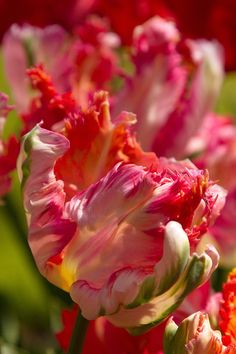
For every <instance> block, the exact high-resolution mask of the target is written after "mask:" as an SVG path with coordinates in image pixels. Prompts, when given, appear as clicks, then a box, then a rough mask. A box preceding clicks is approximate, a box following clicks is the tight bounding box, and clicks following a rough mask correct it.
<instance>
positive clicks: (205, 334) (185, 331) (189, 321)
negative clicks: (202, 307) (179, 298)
mask: <svg viewBox="0 0 236 354" xmlns="http://www.w3.org/2000/svg"><path fill="white" fill-rule="evenodd" d="M235 351H236V346H235V345H229V346H225V345H223V343H222V336H221V333H220V331H217V330H213V329H212V328H211V325H210V322H209V318H208V315H207V314H205V313H202V312H197V313H194V314H192V315H191V316H189V317H187V318H186V319H185V320H184V321H182V323H181V324H180V325H179V326H177V325H176V324H175V322H174V321H173V320H170V321H169V323H168V324H167V327H166V332H165V338H164V353H165V354H183V353H186V354H190V353H191V354H202V353H206V354H234V353H235Z"/></svg>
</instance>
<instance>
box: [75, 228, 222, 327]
mask: <svg viewBox="0 0 236 354" xmlns="http://www.w3.org/2000/svg"><path fill="white" fill-rule="evenodd" d="M166 229H167V230H166V235H165V237H164V240H165V241H164V242H165V246H164V253H163V258H162V259H161V261H159V263H157V265H156V267H155V270H154V271H153V273H149V274H146V272H145V269H142V268H135V269H132V268H131V267H130V268H123V269H120V270H119V271H118V272H115V273H114V274H113V275H112V276H111V277H110V278H109V280H108V281H107V282H105V283H104V284H103V286H102V287H100V288H98V287H93V284H90V283H89V282H87V281H83V280H82V279H81V280H79V281H77V282H75V283H74V284H73V285H72V287H71V296H72V298H73V300H74V301H75V302H77V303H78V304H79V306H80V307H81V310H82V314H83V316H85V317H86V318H88V319H95V318H96V317H98V316H99V315H106V316H107V317H108V319H109V321H111V322H112V323H113V324H115V325H117V326H120V327H126V328H128V329H129V330H130V331H133V332H134V333H138V332H140V333H141V332H144V331H145V330H147V329H149V328H151V327H152V326H154V325H155V324H157V323H159V322H161V321H162V320H164V319H165V318H166V317H167V316H168V315H169V314H170V313H171V312H173V310H174V309H175V308H176V307H177V306H178V305H179V304H180V303H181V302H182V301H183V299H184V297H185V296H186V295H187V294H188V293H189V292H190V291H191V290H192V289H193V288H194V287H196V286H199V285H200V284H201V283H202V282H203V281H205V280H206V278H207V277H209V276H210V273H211V271H213V269H215V263H214V260H213V259H214V255H210V256H209V255H208V254H207V253H204V254H202V255H200V256H198V255H195V254H194V255H193V256H192V257H189V254H190V249H189V241H188V237H187V235H186V233H185V232H184V231H183V229H182V228H181V226H180V225H179V224H178V223H176V222H170V223H169V224H168V225H167V227H166ZM173 240H174V242H173ZM169 252H171V254H170V253H169ZM211 257H212V258H211ZM163 264H165V265H166V267H164V266H163ZM199 269H200V271H199ZM160 273H161V274H160ZM108 294H109V296H108ZM88 296H89V298H90V300H91V301H92V299H93V301H92V302H93V303H94V306H93V307H91V306H90V301H88Z"/></svg>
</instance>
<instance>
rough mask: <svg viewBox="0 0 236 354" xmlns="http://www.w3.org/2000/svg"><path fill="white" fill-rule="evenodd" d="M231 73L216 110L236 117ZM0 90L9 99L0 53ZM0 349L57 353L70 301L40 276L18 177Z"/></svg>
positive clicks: (8, 206) (1, 269) (9, 206)
mask: <svg viewBox="0 0 236 354" xmlns="http://www.w3.org/2000/svg"><path fill="white" fill-rule="evenodd" d="M235 88H236V72H234V73H232V72H231V73H230V74H227V76H226V78H225V82H224V85H223V88H222V92H221V95H220V97H219V100H218V103H217V105H216V111H217V112H219V113H224V114H225V113H226V114H229V115H232V116H235V117H236V101H235ZM0 91H2V92H5V93H6V94H8V95H9V96H10V97H11V92H10V90H9V87H8V84H7V81H6V78H5V77H4V65H3V60H2V56H1V55H0ZM19 130H20V121H19V119H18V117H17V115H16V113H15V112H14V111H13V112H11V113H10V115H9V119H8V122H7V125H6V129H5V131H4V136H5V138H6V137H7V136H9V135H10V134H12V133H13V132H14V133H15V134H17V135H18V133H19ZM0 240H1V254H0V348H1V349H0V352H1V354H18V353H19V354H27V353H28V354H29V353H30V354H43V353H45V354H55V353H60V350H59V348H58V345H57V343H56V340H55V337H54V335H53V333H55V332H56V331H58V330H59V329H60V328H61V319H60V312H61V309H62V308H63V307H65V306H68V305H70V304H71V301H70V299H69V296H68V295H67V294H65V293H64V292H63V291H61V290H59V289H57V288H55V287H54V286H52V285H50V284H49V283H48V282H47V281H46V280H45V279H44V278H43V277H41V275H40V274H39V272H38V270H37V269H36V266H35V264H34V261H33V258H32V256H31V252H30V249H29V247H28V244H27V227H26V222H25V216H24V213H23V207H22V199H21V191H20V186H19V181H18V178H17V175H16V174H15V175H14V184H13V188H12V191H11V193H10V194H9V195H8V196H7V197H6V198H5V199H4V201H3V203H2V205H1V206H0ZM225 274H226V272H225V271H223V270H221V269H218V270H217V274H216V275H215V277H214V278H213V286H214V288H215V289H217V290H218V289H219V288H220V285H221V282H222V281H223V280H224V276H225Z"/></svg>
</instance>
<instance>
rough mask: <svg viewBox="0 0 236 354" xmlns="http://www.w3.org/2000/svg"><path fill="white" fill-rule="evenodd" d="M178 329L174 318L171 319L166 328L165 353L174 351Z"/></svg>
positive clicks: (170, 353)
mask: <svg viewBox="0 0 236 354" xmlns="http://www.w3.org/2000/svg"><path fill="white" fill-rule="evenodd" d="M177 330H178V326H177V325H176V323H175V322H174V321H173V320H171V321H170V322H169V323H168V324H167V326H166V328H165V334H164V342H163V347H164V354H172V353H173V341H174V338H175V334H176V331H177Z"/></svg>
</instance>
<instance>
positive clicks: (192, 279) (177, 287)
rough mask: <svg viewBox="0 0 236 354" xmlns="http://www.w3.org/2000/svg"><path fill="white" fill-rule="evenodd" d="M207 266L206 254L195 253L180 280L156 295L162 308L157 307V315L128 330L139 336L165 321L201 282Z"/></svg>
mask: <svg viewBox="0 0 236 354" xmlns="http://www.w3.org/2000/svg"><path fill="white" fill-rule="evenodd" d="M205 266H206V258H205V257H204V256H200V257H199V256H198V255H193V257H192V259H191V260H190V262H189V264H188V265H187V267H186V269H185V270H184V271H183V273H182V275H181V277H180V278H179V279H178V281H177V282H176V283H175V284H174V285H173V286H172V287H171V288H170V289H169V290H168V291H166V292H165V293H163V294H161V295H159V296H157V297H156V299H157V300H158V298H159V299H160V301H157V306H158V302H159V304H160V309H158V308H157V317H156V318H154V319H153V320H152V321H151V322H150V323H148V324H145V325H141V326H138V327H133V328H127V330H128V331H129V332H130V333H131V334H132V335H135V336H137V335H140V334H143V333H145V332H146V331H148V330H149V329H151V328H153V327H154V326H156V325H158V324H160V323H161V322H162V321H164V320H165V319H166V318H167V317H168V316H169V315H170V314H171V313H172V312H173V311H175V310H176V309H177V308H178V306H179V305H180V304H181V303H182V301H183V300H184V299H185V297H186V296H187V295H188V294H189V293H190V292H191V291H192V290H194V289H195V288H197V287H198V286H199V285H200V284H201V282H202V279H203V277H204V271H205ZM168 303H169V305H168ZM163 307H164V311H163Z"/></svg>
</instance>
